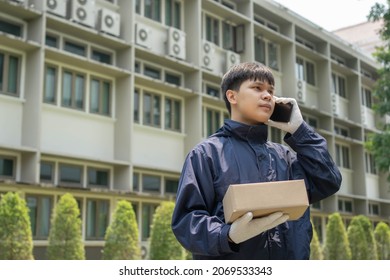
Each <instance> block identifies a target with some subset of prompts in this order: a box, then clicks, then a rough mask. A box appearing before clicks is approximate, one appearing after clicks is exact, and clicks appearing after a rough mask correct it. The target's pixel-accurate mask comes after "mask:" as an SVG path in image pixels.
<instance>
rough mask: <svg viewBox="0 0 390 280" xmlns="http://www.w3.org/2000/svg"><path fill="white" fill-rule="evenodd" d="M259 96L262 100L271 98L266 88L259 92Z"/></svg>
mask: <svg viewBox="0 0 390 280" xmlns="http://www.w3.org/2000/svg"><path fill="white" fill-rule="evenodd" d="M261 98H262V99H264V100H271V99H272V95H271V94H270V93H269V92H268V90H265V91H263V92H262V93H261Z"/></svg>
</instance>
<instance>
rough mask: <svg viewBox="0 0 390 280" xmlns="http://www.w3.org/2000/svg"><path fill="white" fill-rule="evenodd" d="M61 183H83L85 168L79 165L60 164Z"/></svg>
mask: <svg viewBox="0 0 390 280" xmlns="http://www.w3.org/2000/svg"><path fill="white" fill-rule="evenodd" d="M59 170H60V176H59V177H60V179H59V182H60V184H61V183H62V184H66V185H69V184H71V185H80V186H81V185H82V183H83V182H82V176H83V168H82V167H81V166H77V165H68V164H61V165H60V169H59Z"/></svg>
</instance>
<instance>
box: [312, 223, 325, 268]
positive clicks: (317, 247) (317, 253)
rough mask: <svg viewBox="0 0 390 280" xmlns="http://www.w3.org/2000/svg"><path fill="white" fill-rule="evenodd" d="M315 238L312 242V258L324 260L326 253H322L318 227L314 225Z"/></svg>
mask: <svg viewBox="0 0 390 280" xmlns="http://www.w3.org/2000/svg"><path fill="white" fill-rule="evenodd" d="M312 227H313V238H312V239H311V242H310V259H311V260H322V259H323V258H324V255H323V253H322V248H321V244H320V240H319V239H318V234H317V230H316V228H315V227H314V226H313V223H312Z"/></svg>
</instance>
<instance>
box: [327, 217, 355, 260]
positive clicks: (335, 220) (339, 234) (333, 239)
mask: <svg viewBox="0 0 390 280" xmlns="http://www.w3.org/2000/svg"><path fill="white" fill-rule="evenodd" d="M324 259H326V260H350V259H351V249H350V247H349V241H348V236H347V230H346V229H345V225H344V223H343V220H342V219H341V215H340V213H337V212H336V213H333V214H331V215H329V217H328V223H327V224H326V240H325V246H324Z"/></svg>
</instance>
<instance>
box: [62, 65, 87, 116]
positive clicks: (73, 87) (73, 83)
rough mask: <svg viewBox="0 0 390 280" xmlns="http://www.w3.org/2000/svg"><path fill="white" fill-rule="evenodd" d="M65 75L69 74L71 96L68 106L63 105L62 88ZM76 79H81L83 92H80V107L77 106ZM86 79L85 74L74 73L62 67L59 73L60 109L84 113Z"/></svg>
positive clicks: (74, 71)
mask: <svg viewBox="0 0 390 280" xmlns="http://www.w3.org/2000/svg"><path fill="white" fill-rule="evenodd" d="M65 73H70V74H71V87H70V89H71V94H70V95H71V96H70V106H67V105H64V86H65V82H64V79H65V76H64V75H65ZM77 77H82V78H83V92H82V106H81V107H79V106H77V85H76V83H77ZM87 83H88V77H87V74H86V73H82V72H80V71H76V70H73V69H70V68H66V67H63V68H62V71H61V85H62V87H61V107H64V108H69V109H74V110H79V111H85V101H86V98H85V96H86V89H87Z"/></svg>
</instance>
